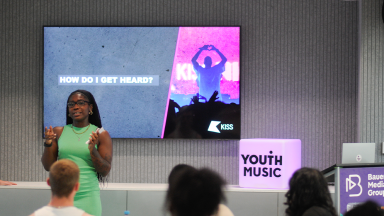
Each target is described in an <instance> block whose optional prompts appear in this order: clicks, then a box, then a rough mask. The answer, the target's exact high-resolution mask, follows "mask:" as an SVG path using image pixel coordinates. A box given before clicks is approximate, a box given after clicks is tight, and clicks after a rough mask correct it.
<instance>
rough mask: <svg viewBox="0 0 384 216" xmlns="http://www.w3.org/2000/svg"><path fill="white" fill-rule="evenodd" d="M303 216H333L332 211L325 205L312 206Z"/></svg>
mask: <svg viewBox="0 0 384 216" xmlns="http://www.w3.org/2000/svg"><path fill="white" fill-rule="evenodd" d="M303 216H332V213H331V212H329V211H328V210H327V209H325V208H323V207H320V206H312V207H311V208H309V209H307V210H306V211H305V212H304V214H303Z"/></svg>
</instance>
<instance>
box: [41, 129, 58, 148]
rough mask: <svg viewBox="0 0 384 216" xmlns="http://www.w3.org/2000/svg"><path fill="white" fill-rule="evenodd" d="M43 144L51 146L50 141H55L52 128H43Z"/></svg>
mask: <svg viewBox="0 0 384 216" xmlns="http://www.w3.org/2000/svg"><path fill="white" fill-rule="evenodd" d="M44 137H45V144H47V145H51V143H52V141H53V140H54V139H56V134H55V133H54V132H53V128H52V126H49V128H47V127H45V133H44Z"/></svg>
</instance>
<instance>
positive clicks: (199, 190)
mask: <svg viewBox="0 0 384 216" xmlns="http://www.w3.org/2000/svg"><path fill="white" fill-rule="evenodd" d="M175 178H176V179H175ZM224 185H225V181H224V180H223V179H222V178H221V177H220V175H219V174H217V173H215V172H213V171H212V170H210V169H207V168H203V169H199V170H197V169H194V168H191V167H187V169H184V170H181V171H180V173H178V174H177V175H174V177H172V178H171V181H170V184H169V188H168V191H167V196H166V208H167V210H168V211H169V212H170V213H171V214H172V215H173V216H196V215H200V216H210V215H212V214H214V213H215V212H216V211H217V210H218V206H219V204H220V202H221V201H225V200H226V199H225V196H224V193H223V191H222V188H223V187H224Z"/></svg>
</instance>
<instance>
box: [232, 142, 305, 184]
mask: <svg viewBox="0 0 384 216" xmlns="http://www.w3.org/2000/svg"><path fill="white" fill-rule="evenodd" d="M300 168H301V141H300V140H299V139H242V140H240V150H239V185H240V187H252V188H260V189H287V188H288V181H289V179H290V178H291V176H292V174H293V173H294V172H295V171H296V170H297V169H300Z"/></svg>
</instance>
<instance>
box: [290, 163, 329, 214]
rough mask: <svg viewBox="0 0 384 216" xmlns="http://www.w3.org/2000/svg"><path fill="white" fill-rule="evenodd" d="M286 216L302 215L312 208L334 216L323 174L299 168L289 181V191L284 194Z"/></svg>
mask: <svg viewBox="0 0 384 216" xmlns="http://www.w3.org/2000/svg"><path fill="white" fill-rule="evenodd" d="M285 196H286V197H287V202H286V203H285V204H286V205H288V208H287V209H286V211H285V212H286V213H287V215H288V216H296V215H302V214H303V213H304V212H305V211H306V210H308V209H309V208H311V207H313V206H318V207H322V208H324V209H326V210H327V211H329V212H330V213H331V214H332V215H336V210H335V208H334V207H333V202H332V198H331V195H330V193H329V190H328V184H327V181H326V180H325V178H324V176H323V174H321V172H320V171H318V170H317V169H312V168H307V167H304V168H301V169H299V170H297V171H296V172H295V173H294V174H293V175H292V177H291V179H290V180H289V190H288V192H287V193H286V194H285Z"/></svg>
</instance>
